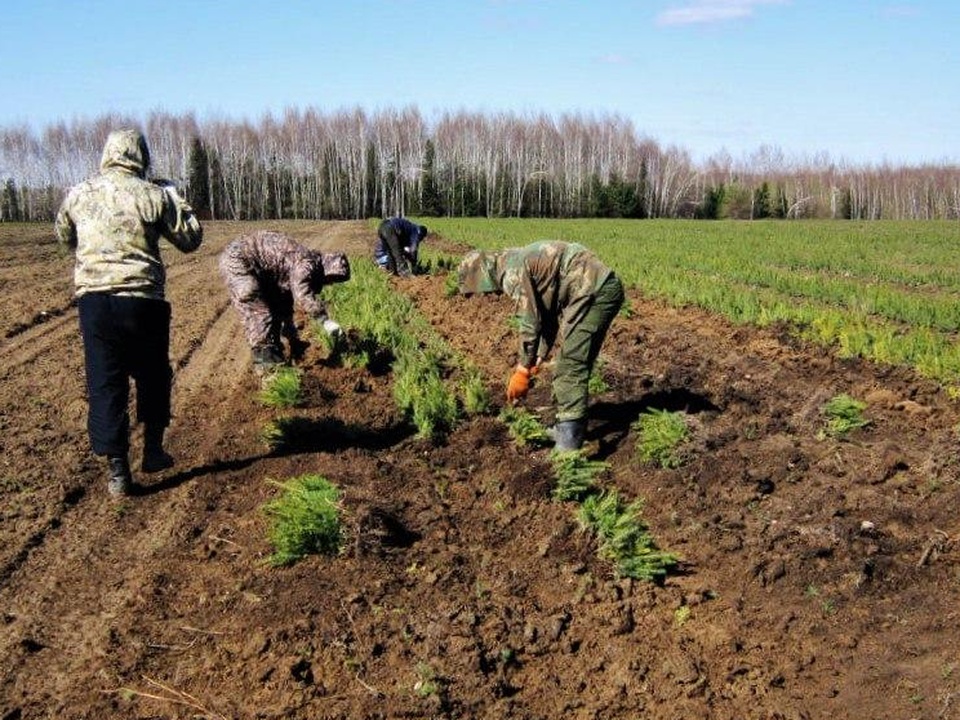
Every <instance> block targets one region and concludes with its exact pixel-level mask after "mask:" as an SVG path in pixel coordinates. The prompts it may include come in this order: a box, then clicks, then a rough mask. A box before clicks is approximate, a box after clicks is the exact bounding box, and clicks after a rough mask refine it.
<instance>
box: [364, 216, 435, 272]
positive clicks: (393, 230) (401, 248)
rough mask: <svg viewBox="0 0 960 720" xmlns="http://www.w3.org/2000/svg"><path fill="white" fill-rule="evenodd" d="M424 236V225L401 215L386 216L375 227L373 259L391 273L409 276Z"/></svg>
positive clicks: (414, 267)
mask: <svg viewBox="0 0 960 720" xmlns="http://www.w3.org/2000/svg"><path fill="white" fill-rule="evenodd" d="M426 237H427V228H426V226H425V225H417V224H416V223H412V222H410V221H409V220H407V219H406V218H402V217H393V218H388V219H386V220H384V221H383V222H382V223H380V227H378V228H377V242H376V244H375V245H374V246H373V260H374V262H375V263H377V265H379V266H380V267H381V268H383V269H384V270H386V271H387V272H389V273H392V274H393V275H399V276H401V277H409V276H410V275H412V274H413V272H414V270H416V269H417V253H418V252H419V248H420V243H422V242H423V240H424V238H426Z"/></svg>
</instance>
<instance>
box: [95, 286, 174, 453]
mask: <svg viewBox="0 0 960 720" xmlns="http://www.w3.org/2000/svg"><path fill="white" fill-rule="evenodd" d="M77 306H78V309H79V313H80V332H81V334H82V335H83V354H84V360H85V363H86V371H87V398H88V402H89V412H88V415H87V432H88V434H89V436H90V445H91V446H92V448H93V452H94V453H96V454H97V455H126V454H127V451H128V450H129V449H130V414H129V412H128V409H127V408H128V406H129V400H130V379H131V378H132V379H133V381H134V382H135V384H136V390H137V396H136V399H137V405H136V409H137V420H139V421H140V422H142V423H144V424H145V425H149V426H153V427H166V426H167V425H169V424H170V390H171V383H172V378H173V371H172V370H171V368H170V357H169V352H170V305H169V303H167V302H166V301H165V300H151V299H148V298H138V297H126V296H122V295H113V294H110V293H87V294H85V295H81V296H80V298H79V300H78V303H77Z"/></svg>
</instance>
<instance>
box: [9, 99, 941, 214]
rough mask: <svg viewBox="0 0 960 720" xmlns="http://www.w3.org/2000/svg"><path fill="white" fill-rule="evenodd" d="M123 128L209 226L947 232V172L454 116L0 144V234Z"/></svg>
mask: <svg viewBox="0 0 960 720" xmlns="http://www.w3.org/2000/svg"><path fill="white" fill-rule="evenodd" d="M130 126H133V127H139V128H141V129H142V130H143V131H144V132H145V133H146V135H147V139H148V142H149V144H150V149H151V154H152V161H153V173H152V174H153V175H155V176H158V177H159V176H163V177H167V178H171V179H174V180H176V181H177V182H178V183H179V184H180V185H181V186H182V188H183V189H184V190H185V193H186V196H187V197H188V199H189V200H190V201H191V202H192V203H193V204H194V206H195V207H196V208H197V209H198V211H200V212H201V213H202V214H203V215H204V216H205V217H207V218H211V219H225V220H270V219H351V218H366V217H381V216H387V215H391V214H405V215H421V216H455V217H469V216H485V217H510V216H513V217H625V218H692V217H697V218H738V219H753V218H768V217H772V218H848V219H857V220H860V219H881V218H883V219H950V218H960V167H958V166H957V165H952V164H941V165H924V166H919V167H893V166H888V165H886V164H884V165H880V166H868V167H857V166H853V165H849V164H846V163H835V162H831V161H830V160H829V158H827V157H818V158H813V159H807V160H802V161H796V160H789V159H787V158H786V157H785V156H784V155H783V153H782V152H781V151H779V150H777V149H772V148H769V147H762V148H760V149H759V150H758V151H757V152H756V153H754V154H753V155H752V156H750V157H749V158H745V159H743V160H734V159H733V158H731V157H730V156H728V155H726V154H722V153H721V154H718V155H716V156H714V157H712V158H711V159H710V160H708V161H707V162H706V163H702V164H700V165H697V164H695V163H694V162H693V161H692V160H691V158H690V155H689V153H688V152H686V151H685V150H682V149H680V148H677V147H666V148H665V147H662V146H661V145H660V144H658V143H657V142H656V141H654V140H652V139H650V138H645V137H643V136H641V135H640V134H638V132H637V131H636V129H635V128H634V127H633V125H632V123H631V122H630V121H628V120H624V119H623V118H620V117H618V116H607V117H592V116H584V115H561V116H560V117H551V116H547V115H543V114H541V115H535V116H518V115H514V114H497V115H486V114H479V113H472V112H466V111H460V112H455V113H446V114H443V115H442V116H440V117H439V118H437V119H436V120H434V121H432V122H428V121H426V120H425V119H424V118H423V117H422V116H421V114H420V112H419V111H418V110H417V109H415V108H406V109H402V110H383V111H378V112H375V113H367V112H365V111H363V110H360V109H354V110H345V111H338V112H333V113H328V114H325V113H321V112H320V111H318V110H315V109H307V110H289V111H287V112H286V113H285V114H284V115H283V116H282V117H279V118H278V117H274V116H272V115H266V116H264V117H263V118H262V119H261V120H260V121H259V122H258V123H256V124H253V123H250V122H247V121H242V122H237V121H232V120H224V119H214V120H205V121H202V122H200V121H198V120H197V119H196V117H195V116H194V115H193V114H187V115H180V116H175V115H170V114H166V113H154V114H151V115H150V116H149V117H147V118H146V120H145V121H143V120H141V119H137V118H130V117H124V116H120V115H105V116H102V117H99V118H97V119H94V120H90V121H85V120H77V121H74V122H72V123H70V124H67V123H59V124H56V125H52V126H49V127H47V128H46V129H44V130H43V131H42V132H40V133H39V135H38V134H36V133H35V132H33V131H31V130H29V129H28V128H26V127H19V128H8V129H0V221H49V220H51V219H52V218H53V216H54V213H55V212H56V209H57V207H58V206H59V203H60V200H61V198H62V197H63V194H64V193H65V192H66V190H67V188H69V187H70V186H71V185H73V184H75V183H77V182H79V181H80V180H82V179H83V178H85V177H88V176H89V175H91V174H93V173H94V172H96V170H97V167H98V164H99V160H100V153H101V150H102V147H103V143H104V140H105V139H106V136H107V133H108V132H109V131H110V130H112V129H114V128H117V127H130Z"/></svg>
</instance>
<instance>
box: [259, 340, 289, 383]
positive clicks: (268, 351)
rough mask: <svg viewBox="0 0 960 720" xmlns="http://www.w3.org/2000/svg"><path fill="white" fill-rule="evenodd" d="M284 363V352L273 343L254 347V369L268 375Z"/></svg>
mask: <svg viewBox="0 0 960 720" xmlns="http://www.w3.org/2000/svg"><path fill="white" fill-rule="evenodd" d="M282 363H283V353H282V352H281V351H280V350H278V349H277V348H276V347H275V346H273V345H258V346H257V347H255V348H253V371H254V372H255V373H256V374H257V375H258V376H259V377H261V378H262V377H266V376H267V375H269V374H270V373H271V372H273V371H274V370H276V369H277V368H278V367H279V366H280V365H281V364H282Z"/></svg>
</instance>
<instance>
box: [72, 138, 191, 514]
mask: <svg viewBox="0 0 960 720" xmlns="http://www.w3.org/2000/svg"><path fill="white" fill-rule="evenodd" d="M149 168H150V151H149V149H148V148H147V142H146V139H145V138H144V136H143V134H142V133H140V132H139V131H137V130H115V131H113V132H111V133H110V135H109V136H108V137H107V141H106V144H105V145H104V148H103V155H102V157H101V160H100V173H99V174H98V175H96V176H94V177H92V178H89V179H88V180H85V181H84V182H82V183H80V184H79V185H76V186H75V187H73V188H72V189H71V190H70V192H69V193H68V194H67V196H66V198H65V199H64V201H63V204H62V205H61V206H60V209H59V211H58V212H57V217H56V221H55V225H54V227H55V230H56V234H57V239H58V241H59V242H60V244H61V246H64V247H67V248H69V249H72V250H75V251H76V268H75V270H74V284H75V285H76V294H77V307H78V310H79V316H80V331H81V334H82V335H83V350H84V360H85V364H86V376H87V394H88V399H89V412H88V416H87V431H88V434H89V436H90V444H91V446H92V448H93V452H94V453H95V454H97V455H105V456H106V457H107V460H108V464H109V468H110V469H109V481H108V485H107V489H108V490H109V492H110V493H111V494H113V495H125V494H129V493H131V492H132V491H133V488H134V485H133V477H132V475H131V472H130V463H129V459H128V454H129V449H130V439H129V433H130V417H129V412H128V400H129V397H130V378H133V380H134V381H135V383H136V411H137V420H138V421H140V422H142V423H143V426H144V431H143V461H142V464H141V469H142V470H143V472H147V473H152V472H159V471H160V470H164V469H166V468H169V467H172V466H173V464H174V459H173V458H172V457H171V456H170V455H169V454H168V453H167V452H166V450H164V447H163V435H164V432H165V431H166V428H167V426H168V425H169V424H170V392H171V382H172V377H173V371H172V370H171V368H170V358H169V352H170V305H169V304H168V303H167V301H166V300H165V299H164V288H165V284H166V270H165V268H164V265H163V260H162V259H161V257H160V247H159V244H160V238H161V237H163V238H166V239H167V240H168V241H169V242H171V243H172V244H173V245H174V246H175V247H176V248H177V249H178V250H181V251H182V252H193V251H194V250H196V249H197V248H198V247H200V243H201V242H202V240H203V228H202V227H201V225H200V222H199V221H198V220H197V218H196V216H195V215H194V213H193V209H192V208H191V207H190V206H189V205H188V204H187V203H186V201H185V200H183V198H181V197H180V196H179V195H178V194H177V191H176V188H175V186H174V185H173V184H166V185H164V186H161V185H159V184H154V183H152V182H149V181H147V180H146V179H145V178H146V175H147V170H148V169H149Z"/></svg>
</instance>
